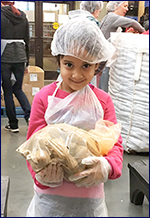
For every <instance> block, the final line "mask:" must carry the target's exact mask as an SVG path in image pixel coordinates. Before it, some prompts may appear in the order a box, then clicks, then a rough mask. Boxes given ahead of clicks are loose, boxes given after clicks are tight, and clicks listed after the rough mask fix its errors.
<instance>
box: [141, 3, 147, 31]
mask: <svg viewBox="0 0 150 218" xmlns="http://www.w3.org/2000/svg"><path fill="white" fill-rule="evenodd" d="M139 23H140V24H141V25H142V26H143V27H144V28H145V30H146V31H147V30H148V29H149V2H148V4H147V5H146V7H145V9H144V13H143V15H142V16H141V17H140V21H139Z"/></svg>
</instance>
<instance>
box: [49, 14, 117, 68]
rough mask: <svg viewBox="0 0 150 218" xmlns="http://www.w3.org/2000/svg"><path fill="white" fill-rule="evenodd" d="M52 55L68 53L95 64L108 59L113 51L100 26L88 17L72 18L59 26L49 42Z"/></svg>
mask: <svg viewBox="0 0 150 218" xmlns="http://www.w3.org/2000/svg"><path fill="white" fill-rule="evenodd" d="M51 50H52V55H53V56H57V55H59V54H60V55H69V56H73V57H76V58H79V59H80V60H83V61H85V62H88V63H91V64H95V63H100V62H103V61H107V60H109V59H110V58H111V57H112V55H113V54H114V52H115V48H114V46H113V45H112V44H111V43H110V42H108V41H107V40H106V39H105V37H104V35H103V33H102V32H101V30H100V28H99V27H98V26H97V24H95V23H94V22H91V21H90V20H89V19H88V18H83V19H82V20H81V19H79V18H74V19H71V20H69V21H67V22H66V23H64V24H63V25H62V26H60V27H59V28H58V29H57V30H56V32H55V33H54V36H53V41H52V43H51Z"/></svg>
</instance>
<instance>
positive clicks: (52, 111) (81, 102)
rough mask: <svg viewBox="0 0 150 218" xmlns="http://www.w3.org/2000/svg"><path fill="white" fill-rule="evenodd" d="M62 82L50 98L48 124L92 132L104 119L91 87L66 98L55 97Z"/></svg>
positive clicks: (86, 87) (47, 112)
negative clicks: (96, 124)
mask: <svg viewBox="0 0 150 218" xmlns="http://www.w3.org/2000/svg"><path fill="white" fill-rule="evenodd" d="M61 82H62V81H60V82H59V84H58V86H57V88H56V90H55V92H54V93H53V95H52V96H48V107H47V110H46V112H45V120H46V122H47V124H49V125H50V124H54V123H67V124H70V125H73V126H77V127H78V128H82V129H86V130H90V129H93V128H94V127H95V123H96V122H97V120H99V119H100V118H103V109H102V106H101V104H100V102H99V100H98V99H97V97H96V95H95V93H94V92H93V91H92V90H91V88H90V87H89V85H86V86H85V87H84V88H83V89H81V90H78V91H75V92H73V93H71V94H69V95H68V96H67V97H66V98H64V99H61V98H57V97H55V94H56V92H57V90H58V88H59V86H60V84H61Z"/></svg>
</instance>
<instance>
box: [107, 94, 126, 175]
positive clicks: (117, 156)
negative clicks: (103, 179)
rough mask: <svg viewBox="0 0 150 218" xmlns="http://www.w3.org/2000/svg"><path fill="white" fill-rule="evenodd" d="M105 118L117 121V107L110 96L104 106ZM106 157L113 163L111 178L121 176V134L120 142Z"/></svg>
mask: <svg viewBox="0 0 150 218" xmlns="http://www.w3.org/2000/svg"><path fill="white" fill-rule="evenodd" d="M104 120H109V121H111V122H113V123H117V119H116V115H115V108H114V105H113V102H112V99H111V97H110V96H108V98H107V102H106V105H105V107H104ZM105 158H106V159H107V160H108V162H109V164H110V165H111V172H110V174H109V179H117V178H119V177H120V176H121V174H122V162H123V146H122V137H121V135H120V137H119V139H118V142H117V143H116V144H115V145H114V146H113V148H112V149H111V150H110V151H109V152H108V155H107V156H106V157H105Z"/></svg>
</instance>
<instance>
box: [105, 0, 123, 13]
mask: <svg viewBox="0 0 150 218" xmlns="http://www.w3.org/2000/svg"><path fill="white" fill-rule="evenodd" d="M123 2H124V1H123ZM123 2H122V1H118V2H117V1H109V2H108V3H107V5H106V10H107V12H111V11H115V10H116V9H117V8H118V7H119V6H120V5H121V4H122V3H123Z"/></svg>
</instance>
